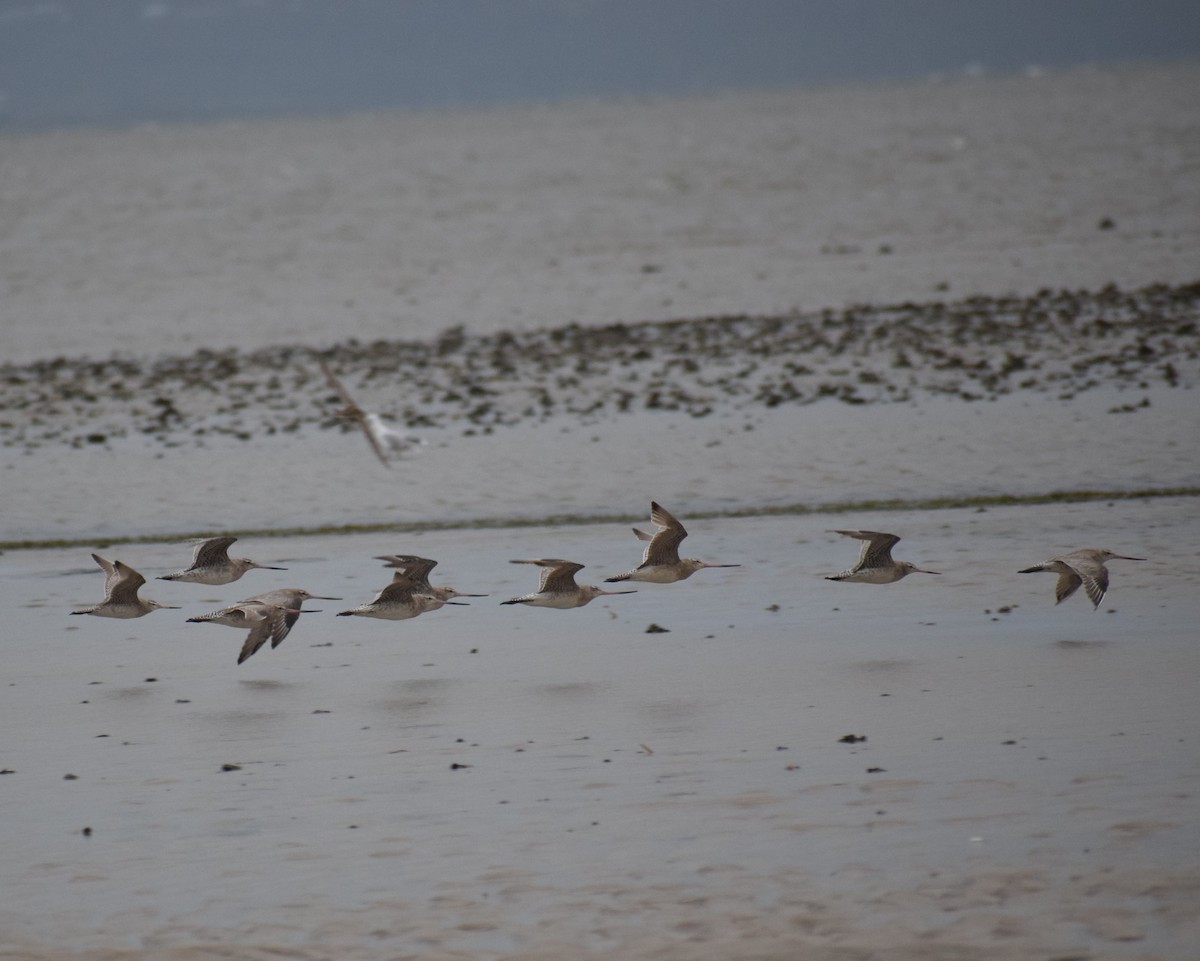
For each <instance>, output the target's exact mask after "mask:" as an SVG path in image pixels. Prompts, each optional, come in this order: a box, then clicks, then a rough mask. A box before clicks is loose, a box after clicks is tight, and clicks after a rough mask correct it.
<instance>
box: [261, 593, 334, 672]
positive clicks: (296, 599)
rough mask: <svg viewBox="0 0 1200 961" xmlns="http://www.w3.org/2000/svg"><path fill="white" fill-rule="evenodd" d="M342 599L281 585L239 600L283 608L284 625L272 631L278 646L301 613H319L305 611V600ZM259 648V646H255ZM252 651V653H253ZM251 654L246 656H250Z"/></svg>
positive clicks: (273, 642)
mask: <svg viewBox="0 0 1200 961" xmlns="http://www.w3.org/2000/svg"><path fill="white" fill-rule="evenodd" d="M309 600H312V601H340V600H341V598H340V597H330V596H329V595H328V594H312V593H310V592H308V591H306V590H305V589H304V588H302V587H280V588H277V589H276V590H273V591H267V592H266V593H265V594H255V595H254V596H253V597H247V598H246V599H245V600H244V601H239V603H241V604H272V605H274V606H275V607H278V608H282V609H283V612H284V614H283V626H282V627H281V628H279V629H277V630H273V631H272V632H271V647H273V648H275V647H278V646H279V645H280V644H281V643H282V642H283V639H284V638H285V637H287V636H288V631H290V630H291V629H292V628H293V627H295V626H296V621H298V620H300V615H301V614H308V613H318V612H316V611H311V612H310V611H304V610H302V609H301V605H302V604H303V603H304V602H305V601H309ZM255 650H257V648H255ZM253 653H254V651H251V652H250V654H253ZM250 654H247V655H246V656H247V657H249V656H250Z"/></svg>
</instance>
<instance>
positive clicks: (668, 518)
mask: <svg viewBox="0 0 1200 961" xmlns="http://www.w3.org/2000/svg"><path fill="white" fill-rule="evenodd" d="M650 520H651V522H653V523H654V524H656V525H658V530H657V531H655V532H654V534H653V535H650V534H647V533H646V532H645V531H642V530H638V529H637V528H636V527H635V528H634V529H633V532H634V534H636V535H637V538H638V540H640V541H649V542H650V543H648V544H647V545H646V551H645V553H644V554H643V555H642V563H641V565H640V566H638V567H637V568H635V569H634V570H632V571H625V572H624V573H623V574H615V575H613V576H612V577H606V578H604V581H605V583H608V584H611V583H615V582H616V581H648V582H649V583H651V584H671V583H673V582H675V581H682V580H686V579H687V578H689V577H691V576H692V575H693V574H695V573H696V571H699V570H703V569H704V568H706V567H741V565H740V564H708V563H705V562H704V561H702V560H698V559H697V558H695V557H680V556H679V545H680V543H681V542H682V541H683V539H684V538H685V537H687V531H686V530H684V527H683V525H682V524H681V523H679V520H678V519H677V518H676V517H675V516H674V515H673V514H671V512H670V511H668V510H667V509H666V508H665V507H663V506H662V505H661V504H658V503H657V502H655V501H651V502H650Z"/></svg>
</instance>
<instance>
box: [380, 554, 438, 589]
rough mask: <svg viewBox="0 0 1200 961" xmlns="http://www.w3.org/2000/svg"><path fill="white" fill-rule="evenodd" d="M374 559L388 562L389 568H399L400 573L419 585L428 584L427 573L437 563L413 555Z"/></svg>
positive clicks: (394, 555) (395, 555)
mask: <svg viewBox="0 0 1200 961" xmlns="http://www.w3.org/2000/svg"><path fill="white" fill-rule="evenodd" d="M375 559H376V560H377V561H389V562H390V564H389V566H391V567H398V568H400V570H401V572H403V573H404V574H407V575H408V576H409V577H411V578H412V579H413V580H414V581H416V582H418V583H420V584H428V583H429V573H430V571H432V570H433V569H434V568H435V567H437V565H438V562H437V561H433V560H430V559H429V558H428V557H417V556H416V555H415V554H389V555H387V556H386V557H377V558H375Z"/></svg>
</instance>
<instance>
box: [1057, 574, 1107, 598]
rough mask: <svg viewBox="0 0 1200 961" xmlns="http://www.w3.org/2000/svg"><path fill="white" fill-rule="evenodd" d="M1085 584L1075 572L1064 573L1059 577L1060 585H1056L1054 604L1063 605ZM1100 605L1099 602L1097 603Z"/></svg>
mask: <svg viewBox="0 0 1200 961" xmlns="http://www.w3.org/2000/svg"><path fill="white" fill-rule="evenodd" d="M1082 583H1083V579H1082V578H1081V577H1080V576H1079V575H1078V574H1076V573H1075V572H1074V571H1063V572H1062V573H1061V574H1059V575H1058V583H1056V584H1055V585H1054V603H1055V604H1061V603H1062V602H1063V601H1065V600H1066V599H1067V598H1068V597H1070V596H1071V595H1072V594H1074V593H1075V592H1076V591H1077V590H1079V585H1080V584H1082ZM1096 603H1097V604H1099V603H1100V602H1099V601H1096Z"/></svg>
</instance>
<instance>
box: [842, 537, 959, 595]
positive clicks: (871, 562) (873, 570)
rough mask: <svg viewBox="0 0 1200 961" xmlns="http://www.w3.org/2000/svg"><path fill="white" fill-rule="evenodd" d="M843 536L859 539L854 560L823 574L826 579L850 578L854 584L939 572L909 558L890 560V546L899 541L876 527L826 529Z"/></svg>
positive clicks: (845, 579) (883, 582) (881, 581)
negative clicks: (837, 571) (850, 564)
mask: <svg viewBox="0 0 1200 961" xmlns="http://www.w3.org/2000/svg"><path fill="white" fill-rule="evenodd" d="M830 533H831V534H841V535H842V536H843V537H854V538H857V539H858V540H860V541H863V542H864V543H863V546H862V550H861V551H860V552H859V555H858V563H856V564H855V565H854V566H853V567H852V568H850V570H848V571H842V572H841V573H840V574H834V575H833V576H831V577H826V578H825V580H827V581H853V582H855V583H857V584H891V583H893V582H894V581H898V580H900V579H901V578H905V577H907V576H908V575H909V574H940V573H941V571H928V570H925V569H924V568H923V567H917V565H916V564H912V563H910V562H909V561H894V560H892V548H893V547H895V546H896V544H898V543H899V542H900V538H899V537H897V536H896V535H895V534H884V533H881V532H880V531H830Z"/></svg>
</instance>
